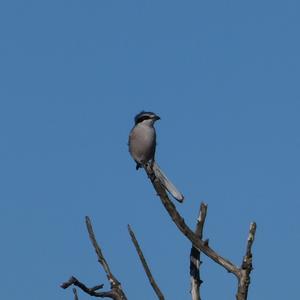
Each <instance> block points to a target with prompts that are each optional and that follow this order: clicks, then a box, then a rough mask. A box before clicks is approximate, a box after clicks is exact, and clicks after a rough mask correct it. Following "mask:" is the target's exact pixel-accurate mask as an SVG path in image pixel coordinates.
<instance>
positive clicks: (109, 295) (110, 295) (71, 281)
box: [61, 276, 122, 300]
mask: <svg viewBox="0 0 300 300" xmlns="http://www.w3.org/2000/svg"><path fill="white" fill-rule="evenodd" d="M71 285H74V286H77V287H79V288H80V289H81V290H82V291H84V292H85V293H87V294H89V295H90V296H94V297H98V298H111V299H116V300H121V299H122V298H120V297H119V296H118V295H117V294H116V292H114V291H108V292H97V290H99V289H101V288H102V287H103V284H102V285H98V286H95V287H93V288H88V287H87V286H86V285H85V284H83V283H82V282H81V281H79V280H78V279H77V278H76V277H74V276H72V277H71V278H70V279H69V280H68V281H66V282H64V283H63V284H61V288H63V289H67V288H68V287H69V286H71ZM75 290H76V289H75ZM73 293H74V294H75V292H74V289H73Z"/></svg>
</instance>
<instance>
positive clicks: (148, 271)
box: [128, 225, 165, 300]
mask: <svg viewBox="0 0 300 300" xmlns="http://www.w3.org/2000/svg"><path fill="white" fill-rule="evenodd" d="M128 231H129V234H130V236H131V240H132V242H133V244H134V246H135V249H136V252H137V254H138V255H139V258H140V261H141V263H142V265H143V268H144V270H145V273H146V275H147V277H148V280H149V282H150V284H151V286H152V288H153V290H154V292H155V293H156V295H157V297H158V299H160V300H164V299H165V297H164V295H163V294H162V292H161V290H160V289H159V287H158V285H157V284H156V282H155V280H154V278H153V276H152V273H151V271H150V269H149V267H148V264H147V262H146V259H145V257H144V255H143V252H142V249H141V247H140V245H139V243H138V241H137V239H136V237H135V234H134V232H133V231H132V229H131V227H130V225H128Z"/></svg>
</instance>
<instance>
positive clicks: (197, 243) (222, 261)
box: [145, 166, 240, 278]
mask: <svg viewBox="0 0 300 300" xmlns="http://www.w3.org/2000/svg"><path fill="white" fill-rule="evenodd" d="M145 170H146V172H147V175H148V177H149V178H150V180H151V182H152V184H153V187H154V189H155V190H156V192H157V194H158V196H159V198H160V200H161V201H162V203H163V205H164V207H165V208H166V210H167V212H168V214H169V215H170V217H171V218H172V220H173V222H174V223H175V225H176V226H177V228H178V229H179V230H180V231H181V232H182V233H183V234H184V235H185V236H186V238H187V239H188V240H190V241H191V243H192V244H193V246H194V247H195V248H196V249H198V251H202V252H203V253H205V254H206V255H207V256H208V257H209V258H211V259H212V260H213V261H215V262H216V263H217V264H219V265H221V266H222V267H224V268H225V269H226V270H227V271H228V272H229V273H233V274H234V275H235V276H236V277H237V278H239V275H240V270H239V268H238V267H237V266H235V265H234V264H233V263H232V262H231V261H229V260H228V259H226V258H223V257H222V256H220V255H219V254H218V253H217V252H215V251H214V250H213V249H212V248H210V247H209V245H208V243H205V242H204V241H202V240H200V239H199V237H198V236H197V235H196V234H195V233H194V232H193V231H192V230H191V229H190V228H189V227H188V226H187V225H186V224H185V221H184V219H183V218H182V217H181V215H180V214H179V213H178V211H177V210H176V207H175V205H174V204H173V203H172V202H171V200H170V199H169V197H168V195H167V192H166V191H165V189H164V187H163V186H162V185H161V184H160V181H159V180H158V179H157V178H156V177H155V175H154V173H153V171H152V169H151V167H150V166H147V167H146V168H145Z"/></svg>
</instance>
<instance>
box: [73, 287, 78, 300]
mask: <svg viewBox="0 0 300 300" xmlns="http://www.w3.org/2000/svg"><path fill="white" fill-rule="evenodd" d="M73 294H74V300H79V299H78V295H77V290H76V289H75V288H73Z"/></svg>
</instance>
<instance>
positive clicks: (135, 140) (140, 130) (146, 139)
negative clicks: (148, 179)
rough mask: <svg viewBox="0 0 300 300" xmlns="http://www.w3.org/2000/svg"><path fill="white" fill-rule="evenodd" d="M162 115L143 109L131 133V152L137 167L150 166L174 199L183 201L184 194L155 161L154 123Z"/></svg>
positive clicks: (135, 119) (129, 144)
mask: <svg viewBox="0 0 300 300" xmlns="http://www.w3.org/2000/svg"><path fill="white" fill-rule="evenodd" d="M158 120H160V117H159V116H158V115H157V114H155V113H154V112H150V111H141V112H140V113H138V114H137V115H136V116H135V118H134V126H133V128H132V129H131V131H130V134H129V141H128V146H129V153H130V155H131V156H132V158H133V160H134V161H135V162H136V169H137V170H138V169H139V168H145V167H146V166H150V167H151V168H152V170H153V173H154V175H155V177H156V178H158V179H159V181H160V182H161V184H162V185H163V186H164V188H165V189H166V190H167V191H168V192H169V193H170V194H171V195H172V197H173V198H174V199H176V200H177V201H179V202H183V200H184V196H183V195H182V193H181V192H180V191H179V190H178V189H177V188H176V187H175V185H174V184H173V183H172V182H171V181H170V180H169V179H168V178H167V176H166V175H165V173H164V172H163V171H162V170H161V168H160V167H159V166H158V164H157V162H156V161H155V151H156V130H155V127H154V123H155V122H156V121H158Z"/></svg>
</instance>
